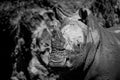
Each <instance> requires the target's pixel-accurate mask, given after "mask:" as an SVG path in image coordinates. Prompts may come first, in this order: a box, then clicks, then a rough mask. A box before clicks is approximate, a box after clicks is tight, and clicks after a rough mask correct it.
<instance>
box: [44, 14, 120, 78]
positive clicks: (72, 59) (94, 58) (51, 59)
mask: <svg viewBox="0 0 120 80" xmlns="http://www.w3.org/2000/svg"><path fill="white" fill-rule="evenodd" d="M77 16H78V14H77V13H75V14H73V15H72V16H71V17H66V16H64V15H62V14H61V17H62V18H63V20H64V22H66V23H67V24H69V23H70V21H72V20H73V21H74V20H75V21H77V20H78V19H79V18H78V17H77ZM88 19H89V22H88V26H86V25H85V26H82V27H81V29H82V31H83V38H84V42H82V43H81V44H82V45H81V47H82V49H83V51H82V52H80V53H79V54H76V52H70V51H71V49H70V50H69V49H68V50H66V53H61V54H58V55H56V53H55V54H49V53H45V54H44V55H42V60H43V61H44V62H45V64H47V65H49V66H50V67H56V68H57V67H68V68H70V69H71V68H72V69H71V70H74V69H75V68H78V67H81V65H83V68H82V71H83V73H85V75H84V76H81V77H83V78H81V79H84V80H120V77H119V74H120V54H119V52H120V38H119V37H120V28H116V29H104V28H103V27H102V25H101V24H100V23H98V22H97V19H96V18H95V17H94V16H93V15H92V14H89V17H88ZM67 24H65V25H64V26H66V25H67ZM82 24H83V23H82ZM83 25H84V24H83ZM62 28H63V26H62ZM62 28H61V29H62ZM48 32H49V31H48ZM58 32H59V31H58ZM46 36H47V35H46ZM49 39H50V38H49ZM49 39H47V40H49ZM64 41H65V40H63V42H64ZM63 44H65V43H63ZM73 48H74V49H76V45H74V46H73ZM60 55H65V56H60ZM66 56H67V57H66ZM67 58H69V60H67ZM55 61H56V62H57V63H56V62H55ZM83 63H84V64H83Z"/></svg>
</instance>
